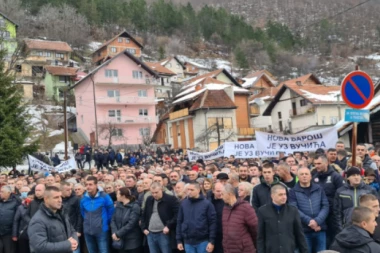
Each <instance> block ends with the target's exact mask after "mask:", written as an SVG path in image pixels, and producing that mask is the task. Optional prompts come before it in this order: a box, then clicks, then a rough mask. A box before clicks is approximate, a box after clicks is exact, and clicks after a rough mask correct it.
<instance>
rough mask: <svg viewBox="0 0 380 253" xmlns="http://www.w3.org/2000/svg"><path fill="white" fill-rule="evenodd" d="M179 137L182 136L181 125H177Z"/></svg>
mask: <svg viewBox="0 0 380 253" xmlns="http://www.w3.org/2000/svg"><path fill="white" fill-rule="evenodd" d="M177 136H181V128H180V127H179V124H177Z"/></svg>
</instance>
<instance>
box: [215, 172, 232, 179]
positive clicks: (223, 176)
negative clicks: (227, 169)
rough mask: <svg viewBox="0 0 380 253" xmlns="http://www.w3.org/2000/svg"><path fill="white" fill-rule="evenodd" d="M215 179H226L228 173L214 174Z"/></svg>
mask: <svg viewBox="0 0 380 253" xmlns="http://www.w3.org/2000/svg"><path fill="white" fill-rule="evenodd" d="M216 179H219V180H228V179H229V177H228V174H227V173H223V172H221V173H219V174H218V175H217V176H216Z"/></svg>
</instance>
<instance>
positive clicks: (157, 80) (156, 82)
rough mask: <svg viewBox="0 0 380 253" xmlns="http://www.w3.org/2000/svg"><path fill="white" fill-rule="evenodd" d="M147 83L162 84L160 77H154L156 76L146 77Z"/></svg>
mask: <svg viewBox="0 0 380 253" xmlns="http://www.w3.org/2000/svg"><path fill="white" fill-rule="evenodd" d="M145 83H146V84H154V85H160V84H161V82H160V79H154V78H146V79H145Z"/></svg>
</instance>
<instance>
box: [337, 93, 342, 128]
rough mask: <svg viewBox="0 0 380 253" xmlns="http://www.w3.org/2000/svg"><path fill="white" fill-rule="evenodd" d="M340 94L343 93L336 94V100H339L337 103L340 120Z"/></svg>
mask: <svg viewBox="0 0 380 253" xmlns="http://www.w3.org/2000/svg"><path fill="white" fill-rule="evenodd" d="M340 96H341V94H337V95H336V101H337V104H338V116H339V121H341V120H342V112H341V111H340V101H339V98H340Z"/></svg>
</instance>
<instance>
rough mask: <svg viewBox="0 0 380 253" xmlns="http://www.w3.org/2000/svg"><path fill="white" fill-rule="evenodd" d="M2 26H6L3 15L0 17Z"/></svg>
mask: <svg viewBox="0 0 380 253" xmlns="http://www.w3.org/2000/svg"><path fill="white" fill-rule="evenodd" d="M0 26H1V27H4V26H5V20H4V18H3V17H0Z"/></svg>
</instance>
